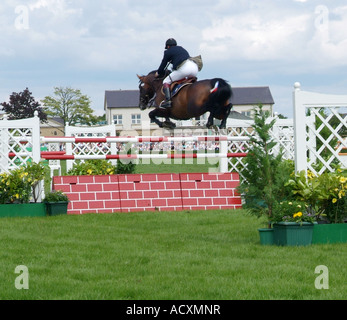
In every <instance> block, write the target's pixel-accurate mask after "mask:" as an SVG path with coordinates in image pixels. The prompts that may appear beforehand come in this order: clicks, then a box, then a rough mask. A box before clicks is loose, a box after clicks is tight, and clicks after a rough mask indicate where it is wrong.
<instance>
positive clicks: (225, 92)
mask: <svg viewBox="0 0 347 320" xmlns="http://www.w3.org/2000/svg"><path fill="white" fill-rule="evenodd" d="M210 81H211V88H212V89H211V90H210V97H209V105H211V106H222V105H225V102H226V101H227V100H229V99H230V98H231V96H232V90H231V87H230V85H229V84H228V83H227V82H226V81H225V80H223V79H221V78H214V79H212V80H210Z"/></svg>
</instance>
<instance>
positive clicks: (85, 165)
mask: <svg viewBox="0 0 347 320" xmlns="http://www.w3.org/2000/svg"><path fill="white" fill-rule="evenodd" d="M127 161H129V160H122V161H120V160H118V161H117V166H114V165H112V163H111V162H110V161H108V160H105V159H99V160H86V161H84V162H79V163H75V164H74V165H73V167H72V169H70V170H69V171H68V172H67V175H70V176H83V175H112V174H120V173H133V172H134V171H135V166H136V165H135V164H134V163H132V162H129V163H126V162H127Z"/></svg>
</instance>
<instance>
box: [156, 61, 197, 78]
mask: <svg viewBox="0 0 347 320" xmlns="http://www.w3.org/2000/svg"><path fill="white" fill-rule="evenodd" d="M198 72H199V69H198V66H197V64H196V63H195V62H193V61H192V60H189V59H188V60H186V62H184V63H183V64H182V65H181V66H180V67H179V69H178V70H174V71H172V72H171V73H170V74H169V75H168V76H167V77H166V78H165V79H164V81H163V83H167V84H171V83H172V82H175V81H179V80H182V79H184V78H186V77H187V78H192V77H196V76H197V74H198Z"/></svg>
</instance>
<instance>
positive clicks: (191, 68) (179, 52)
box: [156, 38, 198, 108]
mask: <svg viewBox="0 0 347 320" xmlns="http://www.w3.org/2000/svg"><path fill="white" fill-rule="evenodd" d="M165 49H166V50H165V52H164V57H163V60H162V62H161V64H160V66H159V69H158V71H157V72H156V77H162V76H164V74H165V69H166V66H167V65H168V64H169V63H171V64H172V68H173V71H172V72H171V73H170V74H169V75H168V76H167V77H166V78H165V79H164V81H163V91H164V95H165V102H164V103H162V104H161V107H163V108H169V107H171V93H170V85H171V83H172V82H174V81H178V80H181V79H184V78H185V77H188V78H190V77H196V76H197V74H198V66H197V64H196V63H195V62H193V61H192V60H190V59H189V58H190V55H189V53H188V51H187V50H186V49H184V48H182V47H181V46H178V45H177V42H176V40H175V39H173V38H170V39H168V40H167V41H166V43H165Z"/></svg>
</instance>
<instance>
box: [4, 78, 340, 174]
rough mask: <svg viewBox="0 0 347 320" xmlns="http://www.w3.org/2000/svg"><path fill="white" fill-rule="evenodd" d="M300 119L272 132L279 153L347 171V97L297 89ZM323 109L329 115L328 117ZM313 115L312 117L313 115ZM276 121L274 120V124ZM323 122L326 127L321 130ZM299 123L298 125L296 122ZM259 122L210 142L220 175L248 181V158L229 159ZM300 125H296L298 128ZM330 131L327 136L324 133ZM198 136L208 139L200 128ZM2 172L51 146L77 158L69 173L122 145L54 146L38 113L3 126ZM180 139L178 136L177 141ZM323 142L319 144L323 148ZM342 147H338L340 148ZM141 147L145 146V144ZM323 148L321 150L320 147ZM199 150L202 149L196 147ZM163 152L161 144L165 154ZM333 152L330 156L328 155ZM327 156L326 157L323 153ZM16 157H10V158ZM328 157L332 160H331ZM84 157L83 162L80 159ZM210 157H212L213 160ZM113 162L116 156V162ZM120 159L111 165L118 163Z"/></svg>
mask: <svg viewBox="0 0 347 320" xmlns="http://www.w3.org/2000/svg"><path fill="white" fill-rule="evenodd" d="M293 104H294V116H295V117H294V120H291V119H284V120H282V119H277V120H276V123H275V126H274V128H273V130H272V132H271V134H272V137H273V139H274V140H275V141H276V142H277V146H276V149H275V150H273V152H278V151H279V150H280V149H282V150H283V152H284V158H285V159H292V160H295V165H296V170H297V171H300V170H307V169H309V170H311V171H313V172H314V173H322V172H324V171H325V170H330V171H333V170H334V167H333V164H334V163H337V164H340V165H341V166H343V167H347V163H346V162H347V156H344V155H341V151H342V150H343V148H347V141H346V139H345V137H343V136H342V135H341V132H342V130H346V119H347V118H346V115H343V112H342V111H343V110H344V109H343V108H344V107H345V106H347V96H336V95H325V94H318V93H311V92H305V91H301V90H300V85H299V84H296V85H295V90H294V93H293ZM322 109H325V110H328V111H326V112H325V113H324V114H323V113H322ZM308 112H310V113H311V114H310V116H307V113H308ZM332 118H335V119H338V124H337V125H336V124H334V125H332V124H331V120H332ZM269 120H271V119H269ZM317 120H319V121H320V122H321V125H319V126H318V125H317ZM293 121H294V122H293ZM252 124H253V121H245V120H232V121H228V137H230V139H229V138H228V139H226V140H229V141H226V140H223V139H222V140H220V141H218V142H216V143H214V142H212V140H213V136H211V138H212V139H211V141H206V142H205V148H206V149H208V148H212V149H213V148H218V149H219V155H216V157H215V158H216V159H217V158H218V160H219V162H220V171H221V172H226V171H237V172H239V173H240V175H241V176H242V171H243V170H244V169H245V164H244V157H242V156H239V157H228V156H227V155H230V154H232V153H233V154H244V153H247V151H248V149H249V136H250V135H251V136H252V135H254V131H253V129H252ZM294 124H295V125H294ZM323 129H324V130H325V131H326V130H329V131H330V134H329V135H327V134H326V132H325V133H324V134H323V133H322V130H323ZM197 132H198V135H202V132H203V131H201V130H200V129H198V130H197ZM65 134H66V136H69V137H82V138H83V137H84V138H93V137H94V138H102V137H112V136H115V127H114V126H103V127H72V126H68V125H67V126H66V128H65ZM189 134H190V137H191V136H192V135H194V130H189ZM0 138H1V140H0V173H1V172H3V171H8V170H11V169H13V168H15V167H18V166H20V165H21V164H23V163H25V162H26V161H27V160H28V159H29V158H31V159H33V161H34V162H39V161H40V158H41V154H40V148H41V146H42V144H46V146H47V148H48V151H49V152H59V151H64V152H65V154H66V155H70V156H73V157H72V158H70V159H69V160H68V161H67V169H70V168H71V167H72V164H73V161H74V160H73V159H76V158H78V157H79V158H80V159H83V158H92V157H93V156H95V157H96V158H100V157H103V156H105V157H106V156H107V155H117V154H118V153H119V152H120V145H117V144H116V143H111V142H109V141H105V142H89V143H79V142H77V143H76V142H73V141H70V142H66V141H65V143H63V144H62V143H60V142H59V140H56V141H53V140H51V141H49V142H48V140H47V139H45V138H43V137H40V121H39V118H38V117H37V114H36V115H35V117H34V118H32V119H26V120H15V121H9V120H7V119H6V118H4V119H3V120H1V121H0ZM177 138H178V137H177ZM180 139H181V140H180V141H181V142H180V145H177V143H175V148H176V147H178V148H180V147H182V145H183V141H185V143H187V142H188V141H189V137H184V138H182V137H180ZM317 141H318V143H317ZM335 142H337V143H335ZM141 143H142V145H141V148H142V147H143V145H144V142H143V141H142V142H141ZM149 143H150V142H149ZM156 143H157V144H158V145H160V144H165V143H166V144H168V143H172V141H171V142H170V141H158V142H156ZM317 146H318V147H317ZM194 147H196V145H194ZM139 148H140V147H139V145H138V144H136V143H135V142H134V141H133V143H132V144H131V146H130V150H131V152H132V153H133V154H136V153H139V151H140V149H139ZM160 148H162V149H164V147H162V146H161V145H160V147H159V149H160ZM326 151H328V153H327V152H326ZM324 152H325V154H323V153H324ZM10 154H12V156H11V157H10V156H9V155H10ZM326 154H328V158H327V156H326ZM75 156H78V157H75ZM208 157H212V156H211V155H209V156H208ZM111 158H112V157H111ZM114 159H116V158H115V157H113V158H112V160H111V161H116V160H114ZM49 166H50V167H51V171H53V170H54V169H60V160H59V159H50V160H49Z"/></svg>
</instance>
